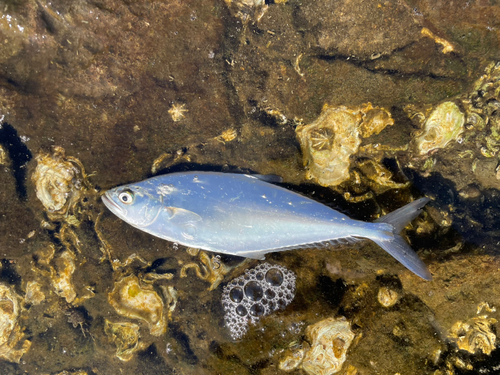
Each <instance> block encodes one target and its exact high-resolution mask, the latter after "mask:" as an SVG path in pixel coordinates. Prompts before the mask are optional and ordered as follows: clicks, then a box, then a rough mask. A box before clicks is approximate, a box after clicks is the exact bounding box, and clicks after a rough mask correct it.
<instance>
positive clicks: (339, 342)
mask: <svg viewBox="0 0 500 375" xmlns="http://www.w3.org/2000/svg"><path fill="white" fill-rule="evenodd" d="M306 337H307V340H308V341H309V342H310V343H311V348H310V349H309V350H308V351H307V353H306V354H305V356H304V361H303V362H302V368H303V369H304V371H306V372H307V373H308V374H311V375H329V374H335V373H337V372H339V371H340V370H341V368H342V365H343V364H344V362H345V360H346V353H347V349H349V346H350V345H351V343H352V340H353V339H354V337H355V334H354V332H353V331H352V330H351V324H350V323H349V322H348V321H347V320H346V319H345V318H344V317H340V318H337V319H335V318H328V319H325V320H322V321H320V322H318V323H316V324H313V325H311V326H309V327H307V328H306Z"/></svg>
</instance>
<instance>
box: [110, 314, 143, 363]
mask: <svg viewBox="0 0 500 375" xmlns="http://www.w3.org/2000/svg"><path fill="white" fill-rule="evenodd" d="M104 332H105V333H106V335H107V336H108V337H109V338H110V339H111V341H113V342H114V343H115V345H116V356H117V357H118V358H119V359H120V360H122V361H124V362H127V361H129V360H131V359H132V357H133V355H134V353H135V352H136V351H137V350H140V349H142V348H143V346H144V345H142V344H139V338H140V335H139V326H138V325H137V324H135V323H129V322H118V323H112V322H110V321H109V320H107V319H105V320H104Z"/></svg>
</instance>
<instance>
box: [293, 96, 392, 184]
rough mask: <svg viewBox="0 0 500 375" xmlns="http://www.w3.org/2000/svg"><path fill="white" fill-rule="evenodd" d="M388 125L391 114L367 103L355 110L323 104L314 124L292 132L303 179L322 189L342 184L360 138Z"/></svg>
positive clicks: (378, 131) (347, 177)
mask: <svg viewBox="0 0 500 375" xmlns="http://www.w3.org/2000/svg"><path fill="white" fill-rule="evenodd" d="M392 124H394V120H393V119H392V118H391V114H390V113H389V112H388V111H386V110H385V109H383V108H379V107H373V106H372V104H371V103H367V104H364V105H362V106H360V107H355V108H347V107H344V106H340V107H329V106H328V105H327V104H325V106H324V107H323V110H322V111H321V114H320V116H319V117H318V118H317V119H316V121H314V122H313V123H311V124H309V125H299V126H297V128H296V130H295V131H296V134H297V137H298V139H299V142H300V146H301V149H302V154H303V162H304V166H306V168H307V173H306V178H308V179H314V180H316V181H317V182H318V183H319V184H320V185H322V186H337V185H339V184H341V183H342V182H344V181H346V180H347V179H349V168H350V164H351V163H350V158H351V155H353V154H355V153H356V152H358V149H359V145H360V143H361V138H360V137H369V136H371V135H373V134H378V133H380V132H381V131H382V130H383V129H384V128H385V127H386V126H388V125H392Z"/></svg>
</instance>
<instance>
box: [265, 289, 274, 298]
mask: <svg viewBox="0 0 500 375" xmlns="http://www.w3.org/2000/svg"><path fill="white" fill-rule="evenodd" d="M265 294H266V297H267V298H268V299H274V297H276V293H274V292H273V291H272V290H271V289H267V290H266V293H265Z"/></svg>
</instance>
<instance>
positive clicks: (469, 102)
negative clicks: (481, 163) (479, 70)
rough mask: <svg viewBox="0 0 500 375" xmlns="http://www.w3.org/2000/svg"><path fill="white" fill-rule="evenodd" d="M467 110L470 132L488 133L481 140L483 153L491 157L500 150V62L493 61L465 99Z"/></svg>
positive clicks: (467, 125) (467, 126)
mask: <svg viewBox="0 0 500 375" xmlns="http://www.w3.org/2000/svg"><path fill="white" fill-rule="evenodd" d="M463 105H464V106H465V108H466V111H467V122H466V128H467V130H468V133H471V135H472V134H474V135H476V133H477V134H480V135H481V136H482V134H483V133H484V131H485V130H487V131H488V134H487V135H486V136H485V137H484V140H483V141H482V142H481V143H482V145H481V148H480V151H481V154H482V155H483V156H484V157H487V158H490V157H494V156H496V155H498V153H499V151H500V62H497V63H491V64H490V65H488V67H487V68H486V69H485V73H484V74H483V75H482V76H481V77H480V78H479V79H478V80H477V81H476V83H475V85H474V89H473V90H472V92H471V93H470V94H468V95H467V96H466V97H465V98H464V99H463Z"/></svg>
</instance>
